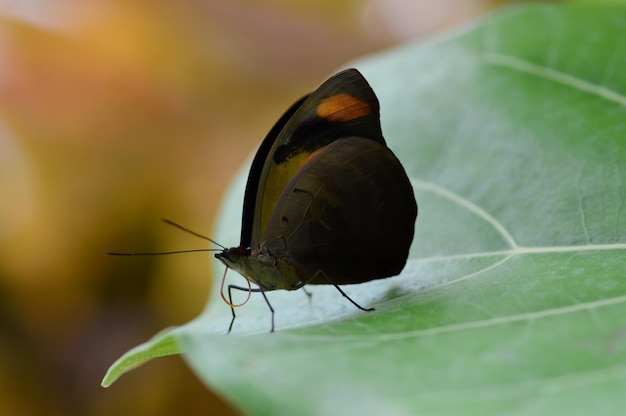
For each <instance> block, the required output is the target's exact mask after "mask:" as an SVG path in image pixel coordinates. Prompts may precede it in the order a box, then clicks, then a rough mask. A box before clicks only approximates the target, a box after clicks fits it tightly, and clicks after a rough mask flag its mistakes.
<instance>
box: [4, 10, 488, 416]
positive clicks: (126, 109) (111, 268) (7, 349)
mask: <svg viewBox="0 0 626 416" xmlns="http://www.w3.org/2000/svg"><path fill="white" fill-rule="evenodd" d="M495 3H497V2H494V1H478V0H471V1H470V0H468V1H458V0H457V1H455V0H444V1H441V0H439V1H437V0H428V1H427V0H424V1H419V0H369V1H365V0H352V1H337V0H324V1H320V0H306V1H299V2H293V1H290V0H188V1H185V2H173V1H167V0H152V1H140V0H90V1H78V0H56V1H49V2H48V1H42V0H12V1H11V0H8V1H5V0H0V198H1V203H0V356H1V357H2V358H0V391H1V392H2V393H1V394H0V414H2V415H40V414H46V415H126V414H128V415H131V414H132V415H170V414H231V413H232V410H230V409H229V408H228V406H227V405H225V404H223V403H222V402H221V401H220V400H219V399H218V398H216V397H215V396H213V394H212V393H211V392H210V391H208V390H207V389H206V388H205V387H204V386H202V385H201V383H200V382H199V381H198V380H197V379H196V378H195V377H194V375H193V374H192V373H191V372H190V371H189V369H188V368H187V367H186V366H185V365H184V364H183V362H182V361H181V360H180V358H179V357H170V358H165V359H159V360H157V361H155V362H152V363H150V364H149V365H147V366H145V367H142V368H141V369H140V370H138V371H134V372H131V373H130V374H128V375H125V376H124V377H122V378H121V379H120V380H119V381H118V382H117V383H116V384H114V385H113V386H112V387H111V388H109V389H106V390H105V389H103V388H101V387H100V380H101V378H102V376H103V375H104V373H105V371H106V369H107V367H108V366H109V365H110V364H111V363H112V362H113V361H114V360H115V359H116V358H118V357H119V356H120V355H121V354H122V353H124V352H125V351H127V350H128V349H129V348H131V347H133V346H135V345H137V344H138V343H140V342H143V341H145V340H147V339H148V338H149V337H150V336H152V335H153V334H155V333H156V332H158V331H159V330H161V329H163V328H165V327H166V326H170V325H177V324H182V323H185V322H186V321H188V320H190V319H192V318H193V317H194V316H195V315H197V314H198V313H199V312H200V311H201V309H202V308H203V305H204V302H205V300H206V298H207V296H208V292H209V287H210V286H211V282H210V273H209V270H210V261H212V260H210V256H209V255H204V254H200V255H181V256H163V257H150V258H145V257H134V258H117V257H108V256H106V255H105V253H106V252H107V251H133V250H135V251H163V250H176V249H185V248H202V247H204V246H205V244H204V241H201V240H196V239H193V238H192V237H190V236H188V235H185V234H184V233H181V232H179V231H177V230H175V229H173V228H169V227H166V226H164V225H162V224H161V223H160V222H159V218H161V217H167V218H170V219H173V220H175V221H177V222H180V223H182V224H185V225H187V226H189V227H191V228H192V229H194V230H196V231H198V232H200V233H204V234H209V235H210V234H211V228H212V225H213V222H214V220H215V215H216V212H217V209H218V206H219V203H220V200H221V197H222V195H223V193H224V191H225V189H226V187H227V186H228V184H229V181H230V180H231V178H232V176H233V175H234V173H235V172H236V171H237V169H239V168H240V167H241V165H242V163H243V162H244V161H245V160H246V158H248V157H249V156H250V154H251V152H253V151H254V150H255V149H256V147H257V145H258V144H259V143H260V141H261V139H262V138H263V137H264V135H265V133H266V132H267V131H268V130H269V128H270V127H271V126H272V124H273V122H274V121H276V120H277V119H278V117H279V116H280V115H281V114H282V112H283V111H284V110H285V109H286V108H287V107H288V106H289V105H291V104H292V102H293V101H295V100H296V99H297V98H299V97H300V96H301V95H303V94H304V93H306V92H308V91H309V90H311V89H313V88H315V86H316V85H317V84H318V83H320V82H321V81H323V80H324V78H325V77H327V76H328V75H330V73H331V72H333V71H334V70H335V69H336V68H338V67H339V66H341V65H343V64H345V63H346V62H347V61H349V60H351V59H353V58H356V57H359V56H361V55H363V54H367V53H370V52H373V51H377V50H381V49H383V48H386V47H389V46H392V45H394V44H396V43H399V42H402V41H405V40H409V39H419V38H422V37H426V36H430V35H431V34H433V33H435V32H438V31H442V30H445V29H448V28H450V27H453V26H456V25H458V24H460V23H462V22H463V21H465V20H467V19H469V18H472V17H474V16H476V15H477V14H481V13H483V12H484V11H485V9H487V8H489V7H492V6H494V4H495ZM233 226H235V227H238V226H239V224H234V225H233ZM234 243H236V242H224V244H234ZM215 359H219V357H215Z"/></svg>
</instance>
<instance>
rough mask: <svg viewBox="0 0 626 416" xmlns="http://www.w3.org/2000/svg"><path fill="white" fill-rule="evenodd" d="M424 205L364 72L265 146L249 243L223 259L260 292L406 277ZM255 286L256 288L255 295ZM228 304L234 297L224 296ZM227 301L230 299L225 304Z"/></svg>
mask: <svg viewBox="0 0 626 416" xmlns="http://www.w3.org/2000/svg"><path fill="white" fill-rule="evenodd" d="M417 211H418V208H417V202H416V201H415V195H414V193H413V188H412V186H411V183H410V181H409V178H408V176H407V174H406V172H405V170H404V168H403V167H402V165H401V164H400V161H399V160H398V159H397V158H396V156H395V155H394V154H393V152H392V151H391V150H390V149H389V148H388V147H387V145H386V143H385V139H384V138H383V134H382V130H381V126H380V109H379V103H378V99H377V98H376V95H375V93H374V91H373V90H372V88H371V87H370V85H369V84H368V82H367V81H366V80H365V78H364V77H363V76H362V75H361V73H360V72H359V71H357V70H356V69H347V70H344V71H342V72H339V73H337V74H335V75H334V76H332V77H331V78H329V79H328V80H327V81H325V82H324V83H323V84H321V85H320V86H319V87H318V88H317V89H316V90H315V91H313V92H312V93H311V94H309V95H307V96H305V97H303V98H301V99H300V100H298V101H297V102H296V103H295V104H293V105H292V106H291V107H290V108H289V109H288V110H287V112H286V113H285V114H284V115H283V116H282V117H281V118H280V119H279V120H278V122H277V123H276V124H275V125H274V127H273V128H272V129H271V130H270V132H269V133H268V135H267V136H266V137H265V139H264V140H263V142H262V143H261V145H260V147H259V149H258V151H257V153H256V155H255V157H254V159H253V162H252V166H251V168H250V173H249V175H248V181H247V184H246V190H245V196H244V202H243V215H242V227H241V238H240V242H239V245H238V246H236V247H231V248H224V249H223V250H222V251H219V252H218V253H216V254H215V257H216V258H217V259H219V260H220V261H221V262H222V263H224V265H226V270H228V269H229V268H230V269H233V270H236V271H237V272H239V274H241V275H242V276H243V277H245V278H246V279H247V280H248V282H249V286H248V287H247V288H246V287H242V286H237V285H229V286H228V296H229V302H228V301H227V303H228V304H229V305H230V306H231V311H232V320H231V322H230V326H229V329H228V332H230V331H231V330H232V327H233V324H234V322H235V317H236V316H235V309H234V307H235V306H238V305H234V304H233V302H232V293H231V291H232V290H233V289H235V290H244V291H248V293H250V292H260V293H261V294H262V295H263V297H264V299H265V301H266V303H267V305H268V307H269V309H270V311H271V331H272V332H273V331H274V309H273V308H272V305H271V304H270V302H269V300H268V298H267V296H266V295H265V293H266V292H270V291H274V290H297V289H300V288H303V287H304V286H305V285H332V286H334V287H335V288H336V289H337V290H338V291H339V292H340V293H341V294H342V295H343V296H344V297H345V298H347V299H348V300H349V301H350V302H352V303H353V304H354V305H355V306H356V307H357V308H359V309H361V310H364V311H371V310H373V308H364V307H362V306H361V305H359V304H358V303H357V302H356V301H354V300H353V299H351V298H350V297H349V296H348V295H347V294H346V293H345V292H344V291H343V290H342V289H341V287H340V286H341V285H349V284H357V283H363V282H368V281H371V280H374V279H382V278H386V277H390V276H394V275H397V274H399V273H400V271H402V269H403V268H404V266H405V264H406V260H407V257H408V254H409V248H410V246H411V243H412V241H413V234H414V227H415V220H416V218H417ZM250 284H254V285H255V286H256V287H255V288H251V286H250ZM222 297H224V295H223V292H222ZM224 300H226V299H225V298H224Z"/></svg>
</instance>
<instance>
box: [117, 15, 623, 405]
mask: <svg viewBox="0 0 626 416" xmlns="http://www.w3.org/2000/svg"><path fill="white" fill-rule="evenodd" d="M625 27H626V8H623V7H609V6H604V7H600V6H554V5H525V6H520V7H515V8H507V9H502V10H501V11H500V12H498V13H497V14H494V15H492V16H490V17H488V18H486V19H484V20H482V21H481V22H479V23H477V24H475V25H473V26H471V27H468V28H466V29H465V30H464V31H462V32H460V33H457V34H455V35H451V36H448V37H446V38H444V39H440V40H438V41H436V42H432V43H429V44H422V45H407V46H404V47H400V48H397V49H394V50H391V51H389V52H386V53H383V54H380V55H377V56H373V57H370V58H366V59H364V60H361V61H359V62H356V63H354V64H353V65H354V66H356V67H357V68H359V69H360V70H361V71H362V73H363V74H364V75H365V77H366V78H367V79H368V80H369V81H370V83H371V85H372V87H373V88H374V90H375V91H376V92H377V95H378V97H379V99H380V102H381V112H382V123H383V132H384V133H385V137H386V138H387V140H388V143H389V146H390V147H391V148H392V149H393V150H394V152H395V153H396V154H397V155H398V157H399V158H400V159H401V160H402V162H403V164H404V166H405V167H406V169H407V172H408V173H409V176H410V177H411V179H412V181H413V185H414V188H415V192H416V196H417V199H418V203H419V207H420V213H419V217H418V220H417V224H416V235H415V241H414V243H413V246H412V249H411V256H410V261H409V263H408V265H407V267H406V268H405V270H404V271H403V272H402V274H401V275H400V276H396V277H393V278H390V279H385V280H381V281H375V282H370V283H366V284H361V285H354V286H345V287H344V289H345V290H346V292H347V293H348V294H349V295H350V296H351V297H352V298H353V299H355V300H357V301H358V302H359V303H360V304H362V305H364V306H375V307H376V309H377V310H376V311H375V312H372V313H364V312H361V311H358V310H355V308H354V307H353V306H352V305H351V304H350V303H348V302H346V301H345V299H343V298H342V297H341V295H340V294H339V293H337V292H336V290H334V289H333V288H332V287H330V288H327V287H314V288H311V289H310V291H311V292H312V299H311V300H310V301H309V300H308V299H307V297H306V296H305V294H303V293H300V292H272V293H269V294H268V297H269V299H270V301H271V303H272V305H273V306H274V308H275V309H276V326H277V332H276V333H273V334H269V333H267V331H268V330H269V327H270V314H269V311H268V309H267V305H265V303H264V301H263V299H262V298H261V297H259V296H256V297H255V296H253V298H252V300H251V301H250V302H249V303H248V304H246V305H245V307H242V308H240V309H238V310H237V313H238V318H237V321H236V322H235V329H234V331H233V332H234V333H233V334H231V335H229V336H224V332H225V331H226V329H227V327H228V323H229V321H230V310H229V308H228V307H227V306H226V305H224V304H223V303H221V302H220V301H219V300H218V297H219V293H217V292H218V291H217V290H216V291H215V292H216V293H217V294H215V295H214V296H213V297H212V299H210V300H209V303H208V306H207V309H206V310H205V311H204V313H203V314H202V315H201V316H200V317H198V318H197V319H196V320H195V321H193V322H191V323H190V324H187V325H185V326H183V327H180V328H178V329H177V330H176V331H175V332H174V333H173V337H175V339H176V342H177V343H180V345H181V347H182V349H183V350H184V351H185V358H186V359H187V360H188V362H189V364H190V365H191V367H192V368H193V369H194V371H196V373H197V374H198V376H199V377H200V378H201V379H202V380H203V381H204V382H205V383H206V384H207V385H208V386H210V387H211V388H213V389H215V390H217V391H218V392H221V393H222V394H223V395H224V396H226V397H227V398H228V399H230V400H231V401H232V402H233V403H234V404H235V405H236V406H238V407H239V408H240V409H242V410H243V411H244V412H246V413H249V414H258V415H293V414H298V415H339V414H385V415H415V414H463V415H471V414H481V415H485V414H519V415H523V414H557V413H558V414H585V415H586V414H594V413H604V414H609V413H614V409H620V408H623V407H625V406H626V395H624V391H626V71H625V70H624V68H626V37H624V28H625ZM246 174H247V172H245V171H244V172H242V174H241V177H240V178H239V180H238V181H237V183H236V185H235V186H234V187H233V190H232V192H231V193H230V195H229V196H228V197H227V200H226V201H225V204H224V211H223V214H222V215H221V217H220V220H219V225H218V232H217V238H218V240H219V241H225V242H229V243H231V244H233V245H234V244H236V243H237V242H238V233H239V223H240V220H239V218H240V212H241V203H242V198H243V186H244V181H245V175H246ZM390 249H393V247H390ZM372 255H376V253H372ZM216 263H217V262H216ZM215 266H216V269H220V270H223V269H222V266H221V265H219V264H216V265H215ZM232 278H233V279H236V277H235V276H232ZM241 281H242V282H243V280H241ZM151 345H152V344H148V345H147V348H148V349H149V348H151ZM118 372H119V371H118Z"/></svg>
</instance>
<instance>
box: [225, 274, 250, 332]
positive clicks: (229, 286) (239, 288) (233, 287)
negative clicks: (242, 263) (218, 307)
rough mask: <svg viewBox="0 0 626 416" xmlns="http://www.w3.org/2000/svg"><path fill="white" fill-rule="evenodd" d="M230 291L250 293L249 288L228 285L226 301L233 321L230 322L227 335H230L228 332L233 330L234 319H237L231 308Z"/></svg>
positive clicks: (231, 298)
mask: <svg viewBox="0 0 626 416" xmlns="http://www.w3.org/2000/svg"><path fill="white" fill-rule="evenodd" d="M232 289H237V290H241V291H242V292H248V291H250V288H249V287H242V286H237V285H228V301H229V302H230V311H231V312H232V313H233V319H231V320H230V325H229V326H228V332H227V334H230V331H231V330H232V329H233V324H234V323H235V318H236V317H237V316H236V315H235V307H234V306H233V295H232V293H231V290H232Z"/></svg>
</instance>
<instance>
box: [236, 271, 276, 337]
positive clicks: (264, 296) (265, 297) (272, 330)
mask: <svg viewBox="0 0 626 416" xmlns="http://www.w3.org/2000/svg"><path fill="white" fill-rule="evenodd" d="M257 285H258V286H259V287H258V288H256V289H250V288H249V287H243V286H237V285H228V301H229V302H230V304H231V306H230V311H231V312H232V314H233V319H231V321H230V325H229V326H228V332H227V334H230V331H231V330H232V329H233V324H234V323H235V318H236V316H235V308H234V307H233V306H232V305H233V297H232V292H231V290H232V289H236V290H241V291H242V292H253V293H261V295H263V299H265V303H267V306H268V307H269V308H270V312H271V313H272V329H271V330H270V332H274V308H273V307H272V305H271V304H270V301H269V299H267V296H266V295H265V292H266V290H264V289H263V288H262V287H261V285H259V282H257Z"/></svg>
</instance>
